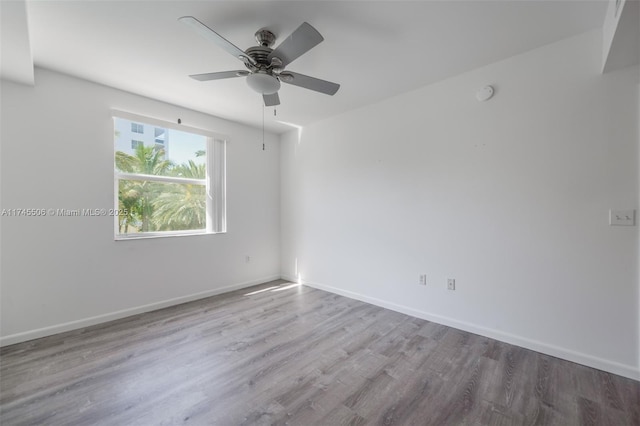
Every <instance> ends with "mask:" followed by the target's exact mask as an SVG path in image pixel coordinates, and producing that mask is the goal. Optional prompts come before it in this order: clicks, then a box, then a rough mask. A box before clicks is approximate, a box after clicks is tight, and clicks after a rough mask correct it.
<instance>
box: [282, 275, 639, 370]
mask: <svg viewBox="0 0 640 426" xmlns="http://www.w3.org/2000/svg"><path fill="white" fill-rule="evenodd" d="M282 279H289V278H287V277H284V276H283V277H282ZM289 280H290V281H297V280H291V279H289ZM302 284H303V285H306V286H309V287H313V288H317V289H319V290H324V291H328V292H330V293H335V294H339V295H341V296H345V297H349V298H351V299H356V300H360V301H362V302H366V303H370V304H372V305H376V306H380V307H382V308H386V309H390V310H392V311H396V312H400V313H403V314H406V315H410V316H412V317H416V318H420V319H424V320H427V321H431V322H435V323H438V324H442V325H446V326H449V327H452V328H456V329H458V330H463V331H468V332H469V333H473V334H478V335H480V336H485V337H489V338H491V339H495V340H499V341H501V342H505V343H509V344H512V345H515V346H520V347H522V348H526V349H531V350H533V351H536V352H540V353H543V354H546V355H550V356H553V357H556V358H561V359H564V360H567V361H571V362H575V363H578V364H582V365H586V366H588V367H592V368H596V369H598V370H602V371H607V372H609V373H613V374H617V375H619V376H624V377H627V378H630V379H634V380H640V368H638V367H634V366H631V365H625V364H620V363H617V362H615V361H609V360H606V359H602V358H598V357H594V356H591V355H588V354H584V353H580V352H576V351H573V350H570V349H567V348H562V347H559V346H555V345H550V344H547V343H544V342H540V341H537V340H532V339H528V338H526V337H521V336H517V335H514V334H510V333H505V332H503V331H499V330H495V329H491V328H486V327H482V326H478V325H475V324H471V323H468V322H464V321H458V320H456V319H453V318H449V317H445V316H442V315H436V314H432V313H429V312H425V311H421V310H418V309H414V308H410V307H407V306H404V305H398V304H395V303H391V302H387V301H385V300H381V299H377V298H375V297H369V296H366V295H363V294H360V293H355V292H352V291H348V290H343V289H341V288H337V287H332V286H328V285H324V284H319V283H314V282H308V281H303V282H302Z"/></svg>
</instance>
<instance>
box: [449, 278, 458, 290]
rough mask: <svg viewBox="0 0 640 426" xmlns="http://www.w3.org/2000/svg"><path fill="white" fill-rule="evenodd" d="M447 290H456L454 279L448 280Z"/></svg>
mask: <svg viewBox="0 0 640 426" xmlns="http://www.w3.org/2000/svg"><path fill="white" fill-rule="evenodd" d="M447 289H449V290H455V289H456V280H455V279H454V278H447Z"/></svg>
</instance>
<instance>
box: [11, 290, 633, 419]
mask: <svg viewBox="0 0 640 426" xmlns="http://www.w3.org/2000/svg"><path fill="white" fill-rule="evenodd" d="M289 284H290V283H287V282H285V281H275V282H270V283H265V284H262V285H259V286H255V287H252V288H250V289H243V290H238V291H234V292H230V293H227V294H223V295H218V296H214V297H210V298H207V299H203V300H199V301H195V302H190V303H186V304H183V305H179V306H172V307H170V308H166V309H162V310H158V311H154V312H149V313H146V314H140V315H134V316H131V317H128V318H123V319H121V320H117V321H112V322H109V323H105V324H100V325H96V326H93V327H87V328H85V329H81V330H75V331H71V332H68V333H62V334H59V335H55V336H49V337H46V338H42V339H38V340H34V341H30V342H24V343H20V344H17V345H12V346H8V347H4V348H1V349H0V423H2V424H3V425H4V424H7V425H23V424H24V425H27V424H47V425H68V424H91V425H123V424H127V425H144V426H147V425H161V424H170V425H175V424H193V425H209V424H213V425H224V426H227V425H263V424H264V425H267V424H269V425H271V424H275V425H277V424H290V425H305V426H307V425H314V424H318V425H366V424H382V425H412V424H416V425H425V424H427V425H441V424H445V425H448V424H455V425H458V424H461V425H465V424H470V425H519V424H527V425H530V424H544V425H554V424H557V425H590V424H593V425H597V424H612V425H613V424H615V425H637V424H640V402H639V399H640V384H639V383H638V382H637V381H633V380H629V379H625V378H622V377H619V376H615V375H612V374H609V373H605V372H601V371H597V370H594V369H590V368H588V367H584V366H580V365H577V364H573V363H570V362H567V361H563V360H559V359H556V358H553V357H550V356H547V355H542V354H538V353H535V352H532V351H528V350H525V349H522V348H518V347H515V346H512V345H508V344H506V343H502V342H497V341H494V340H491V339H488V338H485V337H481V336H477V335H474V334H470V333H466V332H463V331H460V330H455V329H452V328H449V327H446V326H443V325H439V324H435V323H431V322H428V321H423V320H420V319H417V318H412V317H409V316H406V315H402V314H399V313H397V312H393V311H389V310H385V309H382V308H379V307H376V306H372V305H368V304H366V303H362V302H359V301H355V300H352V299H348V298H344V297H341V296H338V295H335V294H330V293H327V292H323V291H320V290H316V289H313V288H309V287H304V286H302V287H301V286H294V287H291V288H288V289H287V288H286V286H288V285H289ZM274 290H277V291H274Z"/></svg>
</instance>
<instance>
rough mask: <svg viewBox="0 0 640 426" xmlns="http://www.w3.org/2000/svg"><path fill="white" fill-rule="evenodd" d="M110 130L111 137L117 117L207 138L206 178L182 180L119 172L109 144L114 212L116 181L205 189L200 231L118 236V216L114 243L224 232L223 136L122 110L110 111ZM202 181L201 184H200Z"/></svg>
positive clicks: (224, 162)
mask: <svg viewBox="0 0 640 426" xmlns="http://www.w3.org/2000/svg"><path fill="white" fill-rule="evenodd" d="M111 117H112V121H113V130H114V134H115V119H116V118H120V119H123V120H128V121H131V122H135V123H136V124H142V125H143V126H144V125H151V126H157V127H163V128H166V129H173V130H178V131H181V132H186V133H192V134H196V135H200V136H204V137H206V138H207V141H206V150H207V155H206V177H205V179H192V178H182V177H175V176H160V175H144V174H138V173H127V172H119V171H118V170H117V169H116V166H115V152H116V151H115V144H114V143H113V142H112V145H113V150H112V153H113V158H112V160H113V188H114V194H113V199H114V206H115V210H116V211H117V210H118V207H119V199H118V192H119V182H120V180H121V179H124V180H143V181H153V182H160V183H176V184H195V185H203V186H205V197H206V226H205V228H204V229H192V230H179V231H153V232H139V233H131V234H120V233H119V217H118V216H117V215H114V221H113V223H114V239H115V240H116V241H129V240H139V239H147V238H164V237H177V236H192V235H207V234H219V233H225V232H227V220H226V215H227V214H226V211H227V208H226V198H227V194H226V145H227V142H228V140H229V138H228V137H227V136H225V135H223V134H220V133H216V132H211V131H208V130H204V129H200V128H196V127H190V126H185V125H182V124H174V123H172V122H169V121H165V120H160V119H156V118H152V117H147V116H142V115H138V114H133V113H130V112H126V111H120V110H111ZM203 181H204V182H203Z"/></svg>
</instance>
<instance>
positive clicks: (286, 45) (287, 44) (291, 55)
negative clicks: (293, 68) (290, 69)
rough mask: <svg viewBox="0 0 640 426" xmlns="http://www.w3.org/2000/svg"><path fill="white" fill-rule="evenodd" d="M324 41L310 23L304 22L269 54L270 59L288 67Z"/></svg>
mask: <svg viewBox="0 0 640 426" xmlns="http://www.w3.org/2000/svg"><path fill="white" fill-rule="evenodd" d="M322 40H324V38H323V37H322V36H321V35H320V33H319V32H318V30H316V29H315V28H313V27H312V26H311V25H309V24H308V23H306V22H303V23H302V25H300V26H299V27H298V28H297V29H296V30H295V31H294V32H293V33H291V35H290V36H289V37H287V38H286V39H284V41H283V42H282V43H280V45H279V46H278V47H276V49H275V50H274V51H273V52H271V53H270V54H269V57H268V59H269V61H270V60H271V58H274V57H276V58H278V59H280V60H281V61H282V66H283V67H286V66H287V65H288V64H290V63H291V62H293V61H294V60H296V59H297V58H299V57H300V56H302V55H303V54H304V53H305V52H308V51H309V50H311V48H312V47H314V46H316V45H318V44H319V43H320V42H321V41H322Z"/></svg>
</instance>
